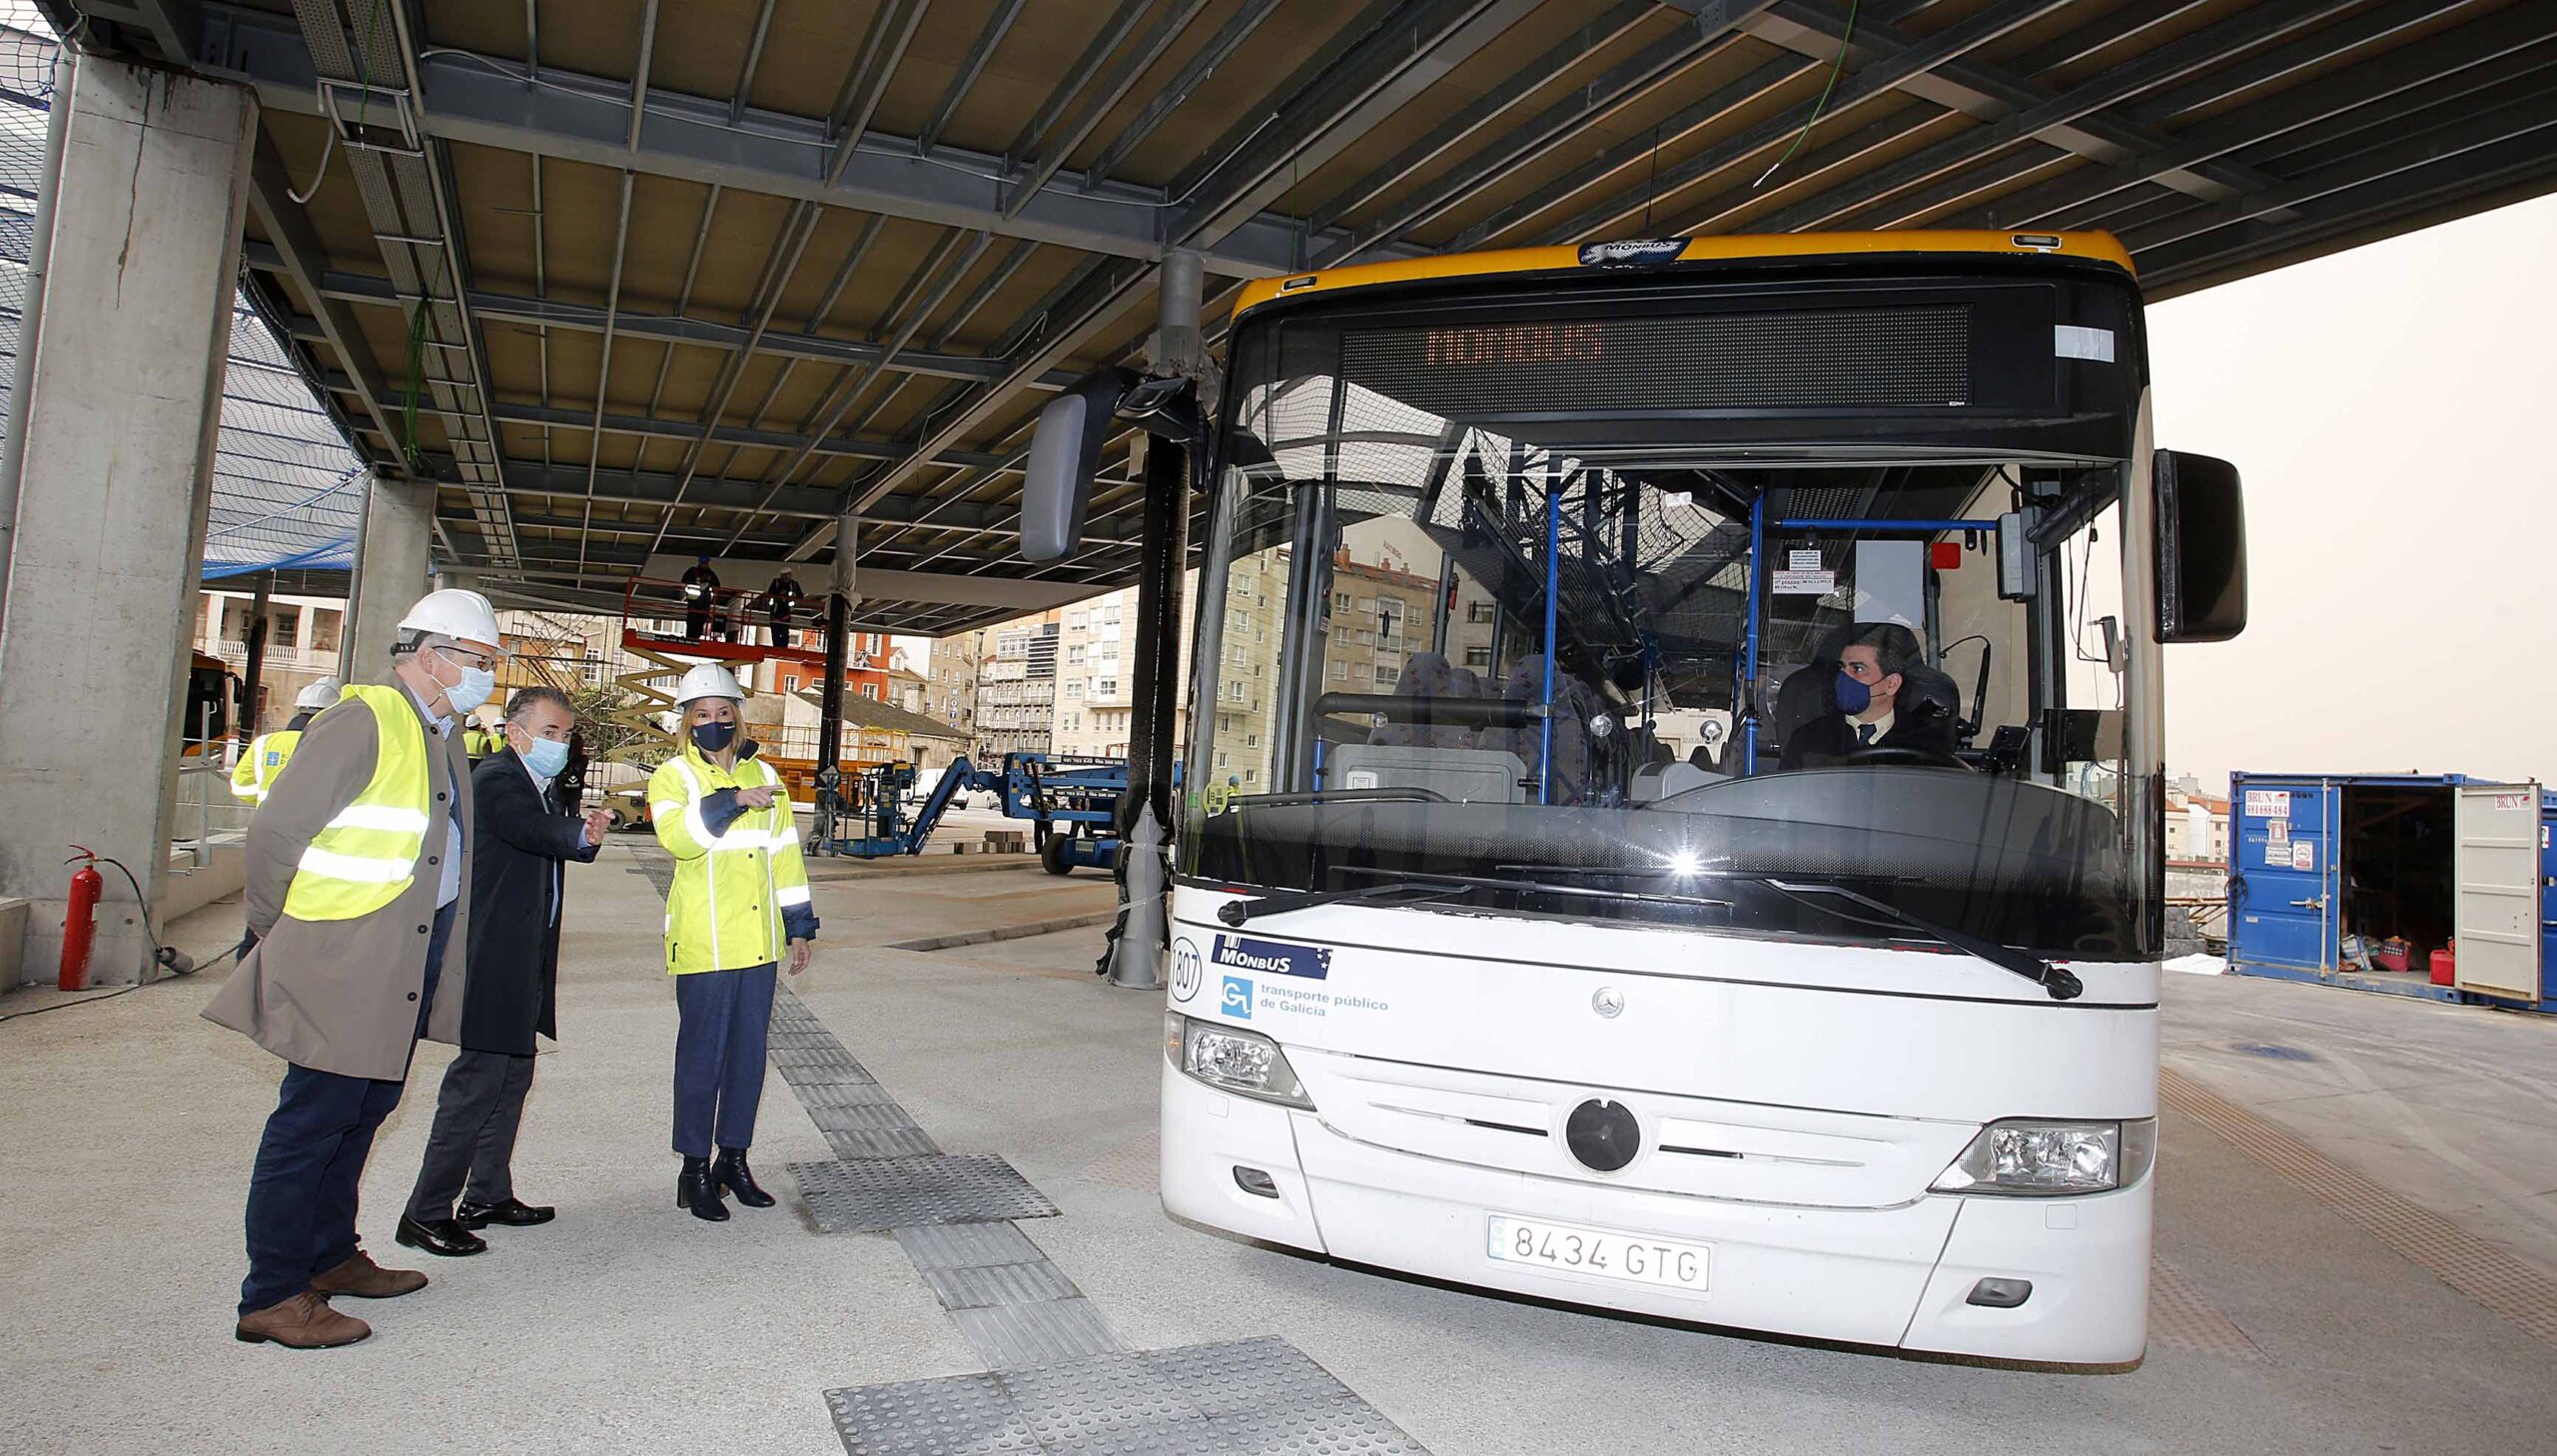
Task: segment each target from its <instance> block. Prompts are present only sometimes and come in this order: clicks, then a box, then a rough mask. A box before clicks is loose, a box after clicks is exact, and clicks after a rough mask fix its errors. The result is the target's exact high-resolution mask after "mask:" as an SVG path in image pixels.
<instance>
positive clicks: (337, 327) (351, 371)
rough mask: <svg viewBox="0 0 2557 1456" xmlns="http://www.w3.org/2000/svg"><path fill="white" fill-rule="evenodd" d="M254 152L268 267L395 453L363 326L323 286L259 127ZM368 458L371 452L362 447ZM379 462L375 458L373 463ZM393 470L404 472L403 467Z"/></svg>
mask: <svg viewBox="0 0 2557 1456" xmlns="http://www.w3.org/2000/svg"><path fill="white" fill-rule="evenodd" d="M252 146H253V148H254V151H253V153H252V155H251V158H250V163H249V208H250V211H252V212H254V213H255V214H257V218H258V226H259V227H261V228H263V229H264V230H265V231H266V235H267V238H268V240H269V242H268V245H267V247H268V251H269V253H270V254H271V256H272V259H273V265H274V266H273V268H272V269H271V270H270V271H271V272H273V273H276V274H278V275H280V276H282V277H284V278H286V279H289V280H291V281H292V283H293V286H294V289H295V291H296V292H298V293H300V294H301V295H302V301H303V303H304V305H305V306H307V307H308V308H310V309H311V311H312V321H313V322H314V323H315V324H317V325H318V326H319V328H320V332H321V336H322V342H325V343H326V344H327V345H328V346H329V350H330V352H331V353H332V354H335V355H336V356H337V357H338V363H339V365H340V366H341V367H342V368H344V369H346V370H347V371H348V376H349V382H350V383H351V384H352V385H353V386H354V388H353V392H354V394H355V396H356V399H357V402H359V403H361V404H362V405H363V406H364V412H365V417H366V418H368V419H370V420H372V421H373V427H374V428H375V429H377V430H379V431H380V432H381V434H382V438H383V440H384V442H385V443H387V444H391V445H392V446H393V448H392V451H391V452H392V453H393V454H394V455H397V454H398V453H399V450H398V447H397V441H398V440H399V438H400V432H399V431H398V430H397V429H395V428H393V427H392V423H391V415H390V412H389V411H388V410H387V409H385V408H384V407H383V403H382V398H383V395H384V394H385V393H387V392H389V390H388V387H387V386H386V384H385V383H384V381H383V379H382V377H381V375H379V374H378V373H376V372H375V371H374V370H373V368H372V367H371V364H372V359H373V353H372V350H371V349H370V348H361V349H360V348H359V346H361V345H362V344H363V341H364V330H363V328H362V327H361V326H359V325H358V324H357V323H356V321H355V318H354V316H353V315H352V314H350V313H349V312H348V311H347V310H346V309H345V308H344V307H342V306H341V305H340V304H339V302H338V301H336V300H334V299H332V298H330V297H329V296H328V295H327V294H326V293H324V292H322V290H321V280H322V279H323V278H324V277H326V275H327V272H328V262H329V254H328V250H327V249H325V248H323V247H322V246H321V245H320V238H319V235H318V234H317V233H315V232H314V231H313V230H312V227H311V219H310V217H309V215H308V214H306V213H304V212H303V210H302V209H301V208H299V207H297V206H295V205H294V202H293V197H292V193H293V181H292V179H291V178H290V177H289V176H288V175H287V174H286V172H285V165H284V157H283V155H282V154H281V153H279V152H277V151H276V147H275V142H274V141H273V140H272V139H271V138H270V137H268V135H267V133H266V131H265V130H264V129H263V128H261V129H260V130H259V132H258V135H257V138H256V140H255V141H254V142H253V143H252ZM358 453H360V454H364V455H366V456H367V457H368V459H372V452H371V451H369V450H360V451H358ZM373 462H374V463H376V464H380V463H382V462H381V461H379V460H375V461H373ZM392 468H394V469H397V470H400V471H401V472H403V473H406V469H407V467H406V465H405V463H403V464H394V465H393V466H392Z"/></svg>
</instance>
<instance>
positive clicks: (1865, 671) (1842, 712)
mask: <svg viewBox="0 0 2557 1456" xmlns="http://www.w3.org/2000/svg"><path fill="white" fill-rule="evenodd" d="M1824 665H1825V664H1823V663H1818V662H1815V663H1812V664H1811V665H1810V666H1808V667H1807V668H1805V669H1804V670H1805V671H1806V672H1819V671H1820V670H1821V669H1822V667H1823V666H1824ZM1942 676H1943V674H1941V673H1938V672H1936V671H1935V669H1933V668H1931V667H1929V666H1927V663H1926V658H1925V654H1924V653H1923V652H1922V651H1921V650H1920V648H1919V646H1918V634H1917V633H1915V632H1912V631H1910V630H1909V629H1908V628H1907V627H1904V626H1902V625H1900V624H1899V623H1898V622H1867V623H1864V624H1862V625H1860V626H1858V627H1856V628H1854V629H1853V630H1852V631H1850V632H1848V633H1847V637H1846V640H1845V642H1844V643H1842V644H1841V645H1840V647H1839V649H1838V661H1837V666H1836V668H1835V669H1834V678H1833V680H1832V681H1831V682H1830V683H1829V684H1828V685H1827V686H1828V688H1829V700H1830V701H1829V706H1830V707H1831V708H1832V709H1833V710H1834V711H1831V712H1826V713H1822V714H1820V715H1818V716H1816V717H1813V718H1812V719H1810V720H1809V721H1807V722H1805V723H1803V724H1802V725H1801V726H1799V727H1797V728H1794V729H1793V730H1792V731H1791V732H1789V733H1788V734H1787V735H1786V737H1785V756H1784V767H1786V768H1788V769H1798V768H1812V767H1816V766H1818V765H1820V764H1822V763H1825V762H1828V761H1829V760H1831V759H1835V758H1842V757H1844V756H1846V755H1848V754H1851V753H1855V752H1857V751H1859V750H1861V749H1867V748H1906V749H1914V750H1916V751H1918V752H1921V753H1925V754H1930V755H1936V756H1941V757H1942V758H1944V759H1945V761H1946V762H1948V763H1950V762H1952V761H1953V751H1954V723H1953V716H1952V714H1951V713H1950V712H1948V711H1947V710H1946V706H1945V704H1944V703H1942V702H1940V701H1938V698H1939V697H1940V696H1941V694H1935V693H1922V692H1920V691H1917V690H1916V688H1917V686H1918V684H1919V683H1921V682H1922V681H1927V682H1932V681H1933V680H1934V679H1936V678H1941V677H1942Z"/></svg>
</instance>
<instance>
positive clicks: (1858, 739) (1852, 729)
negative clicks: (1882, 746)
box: [1847, 713, 1900, 748]
mask: <svg viewBox="0 0 2557 1456" xmlns="http://www.w3.org/2000/svg"><path fill="white" fill-rule="evenodd" d="M1899 716H1900V715H1899V714H1897V713H1885V714H1883V715H1882V716H1881V717H1879V718H1876V719H1874V720H1873V721H1872V722H1870V723H1860V722H1858V721H1857V720H1856V719H1854V718H1852V717H1851V718H1849V719H1848V720H1847V741H1848V742H1850V743H1853V744H1855V745H1856V746H1857V747H1858V748H1863V747H1867V746H1868V745H1871V744H1876V743H1880V742H1882V741H1883V739H1884V738H1885V737H1886V736H1887V735H1889V734H1890V732H1891V725H1892V723H1893V721H1894V720H1895V719H1897V718H1898V717H1899ZM1868 728H1870V729H1872V730H1873V733H1872V735H1871V736H1867V734H1866V732H1865V730H1866V729H1868Z"/></svg>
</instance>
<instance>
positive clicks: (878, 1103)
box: [792, 1082, 913, 1121]
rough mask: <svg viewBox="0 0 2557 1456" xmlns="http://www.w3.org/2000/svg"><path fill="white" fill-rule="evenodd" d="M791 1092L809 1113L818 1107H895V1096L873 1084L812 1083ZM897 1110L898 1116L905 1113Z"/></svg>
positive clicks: (901, 1108)
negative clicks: (797, 1096) (796, 1093)
mask: <svg viewBox="0 0 2557 1456" xmlns="http://www.w3.org/2000/svg"><path fill="white" fill-rule="evenodd" d="M792 1091H794V1092H798V1093H799V1101H800V1104H801V1105H802V1106H805V1107H806V1108H807V1109H808V1110H809V1111H811V1112H814V1111H815V1110H817V1109H818V1108H819V1107H896V1106H897V1094H896V1093H895V1092H890V1091H888V1090H887V1089H886V1088H884V1087H881V1086H880V1085H879V1084H877V1083H875V1082H836V1083H812V1084H810V1085H808V1086H807V1087H802V1088H794V1089H792ZM897 1110H898V1112H899V1113H900V1114H902V1113H903V1112H904V1111H905V1109H904V1108H903V1107H898V1108H897ZM907 1120H909V1121H911V1120H913V1119H912V1118H908V1119H907Z"/></svg>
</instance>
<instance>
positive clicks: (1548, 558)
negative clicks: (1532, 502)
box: [1536, 479, 1562, 804]
mask: <svg viewBox="0 0 2557 1456" xmlns="http://www.w3.org/2000/svg"><path fill="white" fill-rule="evenodd" d="M1561 595H1562V486H1561V485H1560V484H1559V483H1557V482H1555V481H1553V480H1550V479H1549V480H1547V481H1546V482H1545V716H1544V719H1543V730H1544V738H1543V742H1542V743H1541V745H1540V746H1539V747H1538V748H1537V750H1536V802H1537V803H1539V804H1550V803H1552V802H1553V801H1554V608H1555V606H1556V605H1557V599H1558V598H1559V597H1560V596H1561Z"/></svg>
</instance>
